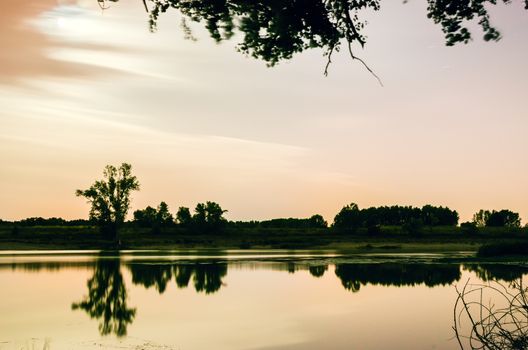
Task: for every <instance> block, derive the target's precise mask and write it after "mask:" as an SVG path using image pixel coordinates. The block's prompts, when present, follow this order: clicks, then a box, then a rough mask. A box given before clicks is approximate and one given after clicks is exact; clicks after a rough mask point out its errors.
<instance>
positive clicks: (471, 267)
mask: <svg viewBox="0 0 528 350" xmlns="http://www.w3.org/2000/svg"><path fill="white" fill-rule="evenodd" d="M464 269H465V270H468V271H471V272H474V273H475V274H476V275H477V277H478V278H480V279H481V280H482V281H484V282H488V281H504V282H513V281H515V280H518V279H520V278H521V277H522V276H523V275H525V274H527V273H528V268H527V267H524V266H517V265H504V264H464Z"/></svg>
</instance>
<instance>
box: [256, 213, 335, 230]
mask: <svg viewBox="0 0 528 350" xmlns="http://www.w3.org/2000/svg"><path fill="white" fill-rule="evenodd" d="M249 224H250V225H251V224H252V225H251V226H253V227H262V228H288V229H312V228H326V227H328V223H327V222H326V221H325V219H324V218H323V217H322V216H321V215H319V214H315V215H312V216H311V217H309V218H278V219H271V220H264V221H253V222H249Z"/></svg>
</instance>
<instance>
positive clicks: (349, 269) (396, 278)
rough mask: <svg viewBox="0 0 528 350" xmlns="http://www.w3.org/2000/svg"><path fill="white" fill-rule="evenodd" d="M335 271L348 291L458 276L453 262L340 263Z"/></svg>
mask: <svg viewBox="0 0 528 350" xmlns="http://www.w3.org/2000/svg"><path fill="white" fill-rule="evenodd" d="M335 273H336V275H337V277H339V279H340V280H341V284H342V285H343V287H344V288H345V289H347V290H350V291H352V292H358V291H359V290H360V288H361V286H362V285H363V286H366V285H368V284H372V285H382V286H396V287H402V286H414V285H417V284H422V283H423V284H425V285H426V286H428V287H434V286H438V285H448V284H451V283H453V282H455V281H458V280H459V279H460V267H459V265H457V264H400V263H382V264H341V265H336V268H335Z"/></svg>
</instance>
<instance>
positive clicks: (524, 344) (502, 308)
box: [453, 278, 528, 350]
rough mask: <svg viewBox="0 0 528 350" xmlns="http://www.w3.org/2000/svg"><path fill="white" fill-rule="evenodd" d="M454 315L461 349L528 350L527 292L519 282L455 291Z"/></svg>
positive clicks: (467, 284) (472, 286)
mask: <svg viewBox="0 0 528 350" xmlns="http://www.w3.org/2000/svg"><path fill="white" fill-rule="evenodd" d="M457 293H458V298H457V300H456V302H455V306H454V310H453V315H454V326H453V330H454V332H455V336H456V339H457V340H458V344H459V345H460V348H461V349H498V350H507V349H511V350H521V349H528V288H526V287H524V285H523V283H522V278H519V279H517V280H516V281H513V282H510V283H509V284H508V285H504V284H502V283H499V282H493V283H490V284H486V285H482V284H478V285H472V284H469V280H468V282H466V284H465V285H464V286H463V288H462V289H461V290H459V289H457Z"/></svg>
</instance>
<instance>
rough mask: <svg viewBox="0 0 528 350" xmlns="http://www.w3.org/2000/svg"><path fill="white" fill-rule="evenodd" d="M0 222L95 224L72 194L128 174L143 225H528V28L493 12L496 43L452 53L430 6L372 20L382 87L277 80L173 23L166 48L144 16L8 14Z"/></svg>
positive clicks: (294, 76)
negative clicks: (207, 216)
mask: <svg viewBox="0 0 528 350" xmlns="http://www.w3.org/2000/svg"><path fill="white" fill-rule="evenodd" d="M2 5H3V8H2V11H1V12H0V43H1V45H2V50H0V107H1V108H0V164H1V166H0V196H1V197H0V199H1V200H0V218H1V219H4V220H16V219H22V218H25V217H32V216H42V217H52V216H56V217H64V218H86V217H87V216H88V205H87V204H86V203H85V201H84V200H83V199H81V198H77V197H75V195H74V192H75V190H76V189H77V188H81V189H84V188H87V187H88V186H89V185H90V184H91V183H92V182H93V181H94V180H96V179H98V178H100V177H101V176H102V169H103V167H104V166H105V165H106V164H116V165H117V164H120V163H122V162H128V163H131V164H132V166H133V172H134V173H135V175H137V177H138V179H139V182H140V184H141V191H140V192H137V193H135V194H134V197H133V202H132V210H135V209H139V208H144V207H145V206H147V205H151V206H156V205H157V204H158V203H159V202H160V201H166V202H167V203H168V204H169V207H170V209H171V210H172V211H173V212H175V211H176V210H177V208H178V207H179V206H188V207H191V208H192V207H194V206H195V205H196V203H197V202H204V201H207V200H212V201H216V202H218V203H220V204H221V206H222V207H223V208H225V209H227V210H228V211H229V212H228V213H227V217H228V218H229V219H232V220H249V219H267V218H273V217H307V216H310V215H312V214H315V213H320V214H322V215H323V216H324V217H325V218H326V219H327V220H328V221H332V219H333V217H334V215H335V214H336V213H337V212H338V211H339V209H340V208H341V207H342V206H343V205H345V204H348V203H350V202H356V203H358V205H359V206H360V207H368V206H380V205H391V204H401V205H414V206H422V205H424V204H433V205H444V206H449V207H450V208H452V209H456V210H457V211H458V212H459V213H460V215H461V220H462V221H466V220H469V219H471V216H472V214H473V213H474V212H476V211H478V210H479V209H481V208H483V209H502V208H509V209H511V210H513V211H516V212H519V213H520V215H521V217H522V218H523V224H525V223H526V221H527V220H528V176H527V175H528V161H527V156H526V153H527V151H528V137H527V132H528V107H527V101H528V97H527V96H526V94H527V91H528V68H527V66H526V62H528V40H527V38H528V11H525V10H524V9H523V5H522V4H521V1H513V3H512V4H511V5H509V6H506V5H498V6H495V7H493V8H491V9H490V13H491V16H492V22H493V24H495V25H496V26H497V27H498V28H499V30H500V31H501V33H502V35H503V39H502V40H501V41H500V42H498V43H494V42H488V43H486V42H484V41H482V40H481V35H480V32H479V31H478V29H477V28H475V31H474V40H473V41H472V42H471V43H469V44H468V45H458V46H455V47H446V46H444V37H443V34H442V32H441V28H440V27H439V26H438V25H435V24H434V23H433V22H432V21H431V20H430V19H428V18H427V17H426V6H427V3H426V1H425V0H412V1H409V2H408V3H406V4H403V2H402V1H381V5H382V9H381V11H379V12H377V13H366V14H365V18H368V22H369V23H368V25H367V28H366V30H365V33H366V34H367V35H368V40H367V45H366V46H365V49H363V50H361V49H360V48H356V51H357V54H358V55H359V56H361V57H362V58H363V59H365V60H366V61H367V62H368V63H369V65H370V66H371V67H372V68H373V69H374V70H375V71H376V73H377V74H378V75H379V76H380V77H381V79H382V80H383V83H384V87H381V86H380V85H379V84H378V83H377V81H376V80H375V79H374V78H373V76H372V75H370V74H369V73H368V72H367V71H366V70H365V69H364V68H363V67H362V66H361V65H360V64H359V63H358V62H354V61H352V60H351V58H350V57H349V56H348V55H347V53H346V52H345V51H343V52H341V53H339V54H336V55H335V56H334V59H333V63H332V65H331V66H330V68H329V75H328V77H325V76H324V75H323V70H324V66H325V64H326V60H325V58H324V57H323V56H322V52H321V51H320V50H311V51H307V52H304V53H302V54H298V55H296V56H295V57H294V58H293V59H292V60H290V61H288V62H282V63H281V64H279V65H278V66H277V67H274V68H267V67H266V65H265V63H264V62H261V61H257V60H255V59H252V58H247V57H245V56H244V55H242V54H240V53H239V52H237V51H236V49H235V45H236V41H237V38H235V39H234V40H233V41H230V42H224V43H222V44H220V45H217V44H215V43H214V42H213V40H212V39H210V38H209V36H208V34H207V33H206V32H205V31H204V29H203V28H202V27H201V26H200V25H198V24H193V25H192V28H193V32H194V35H195V36H196V37H197V38H198V40H197V41H190V40H185V39H184V36H183V33H182V30H181V28H180V21H179V16H178V14H177V13H176V12H175V11H172V12H171V11H169V12H168V13H166V14H165V15H163V16H161V17H160V23H159V26H158V27H159V28H158V31H157V32H156V33H151V32H149V30H148V23H147V21H148V14H146V13H145V10H144V8H143V4H142V2H141V1H137V0H134V1H132V0H129V1H127V0H121V1H120V2H119V3H116V4H111V7H110V8H109V9H107V10H105V11H101V10H100V9H99V7H98V5H97V3H96V1H95V0H78V1H74V0H70V1H65V0H23V1H19V0H3V1H2Z"/></svg>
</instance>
